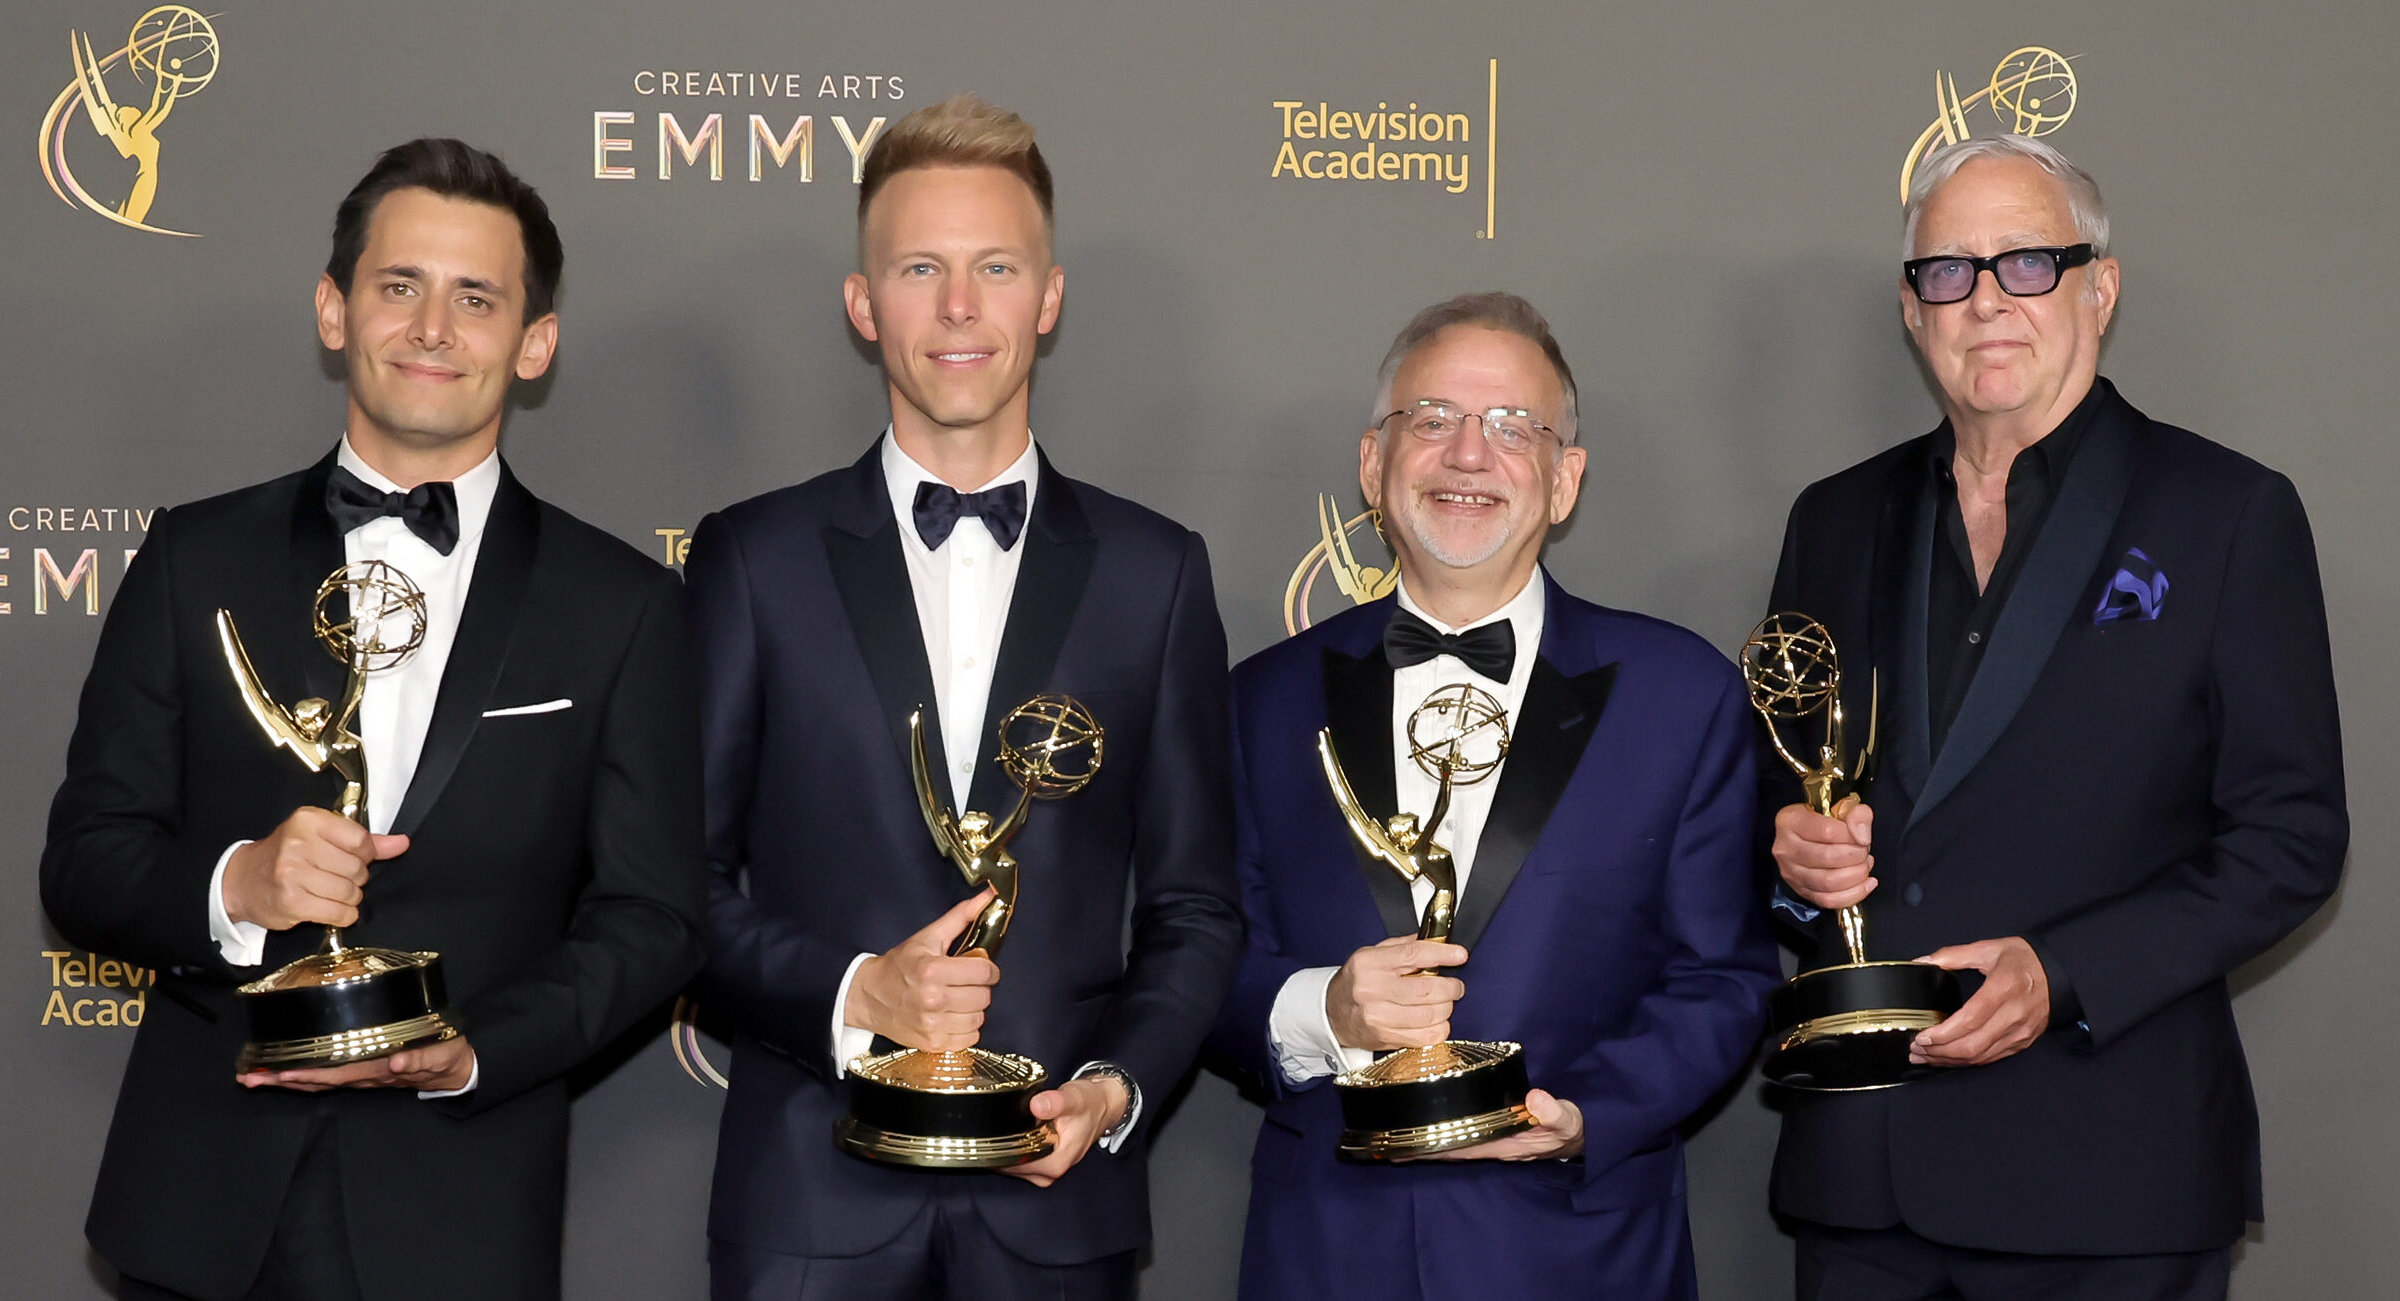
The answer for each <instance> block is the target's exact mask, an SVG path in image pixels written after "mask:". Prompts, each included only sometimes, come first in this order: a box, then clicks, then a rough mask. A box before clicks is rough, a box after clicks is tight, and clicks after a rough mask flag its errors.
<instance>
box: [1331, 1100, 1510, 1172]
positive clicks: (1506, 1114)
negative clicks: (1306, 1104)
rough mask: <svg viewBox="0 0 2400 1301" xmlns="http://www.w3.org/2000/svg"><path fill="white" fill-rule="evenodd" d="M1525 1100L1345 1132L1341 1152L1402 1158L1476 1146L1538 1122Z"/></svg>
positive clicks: (1352, 1156)
mask: <svg viewBox="0 0 2400 1301" xmlns="http://www.w3.org/2000/svg"><path fill="white" fill-rule="evenodd" d="M1538 1123H1539V1122H1537V1121H1536V1120H1534V1118H1533V1112H1532V1111H1530V1110H1528V1109H1527V1108H1526V1106H1525V1104H1523V1103H1518V1104H1516V1105H1515V1106H1511V1107H1502V1108H1501V1109H1499V1110H1498V1111H1487V1112H1485V1113H1483V1114H1482V1115H1480V1116H1468V1117H1465V1118H1464V1119H1460V1120H1445V1121H1443V1122H1442V1123H1440V1124H1438V1125H1418V1126H1415V1127H1413V1128H1409V1129H1387V1130H1383V1131H1380V1132H1376V1133H1367V1134H1347V1133H1345V1134H1344V1135H1342V1144H1341V1154H1342V1155H1343V1156H1345V1157H1348V1158H1349V1159H1351V1160H1353V1161H1401V1160H1405V1159H1407V1158H1409V1157H1416V1156H1431V1155H1433V1154H1434V1153H1436V1152H1447V1151H1450V1150H1451V1149H1453V1148H1461V1147H1472V1146H1474V1145H1475V1144H1477V1143H1488V1142H1490V1141H1491V1140H1493V1139H1495V1138H1506V1137H1508V1136H1509V1135H1511V1134H1517V1133H1522V1132H1524V1131H1525V1130H1528V1129H1531V1128H1533V1127H1534V1126H1535V1125H1536V1124H1538Z"/></svg>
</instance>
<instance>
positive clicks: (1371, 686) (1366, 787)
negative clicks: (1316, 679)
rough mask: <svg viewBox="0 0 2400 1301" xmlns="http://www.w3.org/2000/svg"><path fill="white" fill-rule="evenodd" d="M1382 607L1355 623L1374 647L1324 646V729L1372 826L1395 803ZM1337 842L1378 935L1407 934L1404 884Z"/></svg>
mask: <svg viewBox="0 0 2400 1301" xmlns="http://www.w3.org/2000/svg"><path fill="white" fill-rule="evenodd" d="M1383 605H1384V607H1385V609H1384V615H1385V617H1384V618H1382V619H1370V620H1364V621H1362V624H1363V626H1364V627H1365V628H1366V629H1367V630H1369V631H1371V632H1372V633H1373V634H1374V638H1375V639H1374V640H1373V641H1370V642H1368V643H1367V644H1366V645H1365V646H1364V647H1361V648H1358V649H1357V651H1356V653H1345V652H1344V651H1342V650H1338V649H1336V648H1334V647H1331V646H1328V647H1326V648H1325V652H1324V655H1325V670H1324V671H1325V725H1326V727H1328V728H1330V729H1331V730H1332V732H1333V752H1334V754H1335V755H1336V756H1337V757H1338V758H1339V759H1340V761H1341V765H1342V772H1343V774H1344V775H1345V776H1347V777H1348V778H1349V779H1350V789H1351V791H1352V793H1354V794H1356V795H1357V796H1358V803H1359V807H1360V808H1362V809H1364V810H1366V814H1367V816H1368V817H1370V818H1373V819H1374V820H1375V821H1377V822H1382V821H1384V820H1385V819H1387V818H1389V817H1391V816H1392V814H1393V813H1394V812H1396V811H1398V806H1399V803H1400V796H1399V794H1398V792H1397V791H1396V790H1395V789H1394V788H1393V785H1392V666H1391V665H1390V664H1389V663H1388V662H1386V661H1385V659H1384V658H1383V646H1382V636H1383V626H1384V624H1385V623H1386V622H1388V621H1389V618H1390V612H1391V611H1392V610H1396V609H1398V608H1399V603H1398V602H1396V601H1394V600H1392V599H1391V598H1390V597H1385V598H1384V599H1383ZM1314 780H1315V781H1316V783H1317V785H1319V786H1320V787H1322V786H1323V785H1324V778H1323V777H1322V776H1316V777H1315V778H1314ZM1324 798H1325V808H1326V811H1327V813H1329V814H1330V815H1331V816H1332V817H1334V819H1335V820H1336V821H1337V822H1338V821H1339V820H1340V818H1341V814H1340V812H1339V810H1337V809H1336V808H1335V807H1334V801H1333V793H1332V792H1331V791H1330V790H1328V791H1327V792H1326V793H1325V797H1324ZM1342 839H1343V840H1344V841H1346V842H1348V844H1349V846H1350V852H1351V856H1352V857H1353V858H1354V859H1355V860H1356V861H1357V864H1358V870H1359V874H1360V875H1361V876H1362V877H1364V878H1365V880H1366V885H1367V895H1368V897H1369V898H1371V899H1373V900H1374V901H1375V913H1376V916H1378V917H1380V918H1381V919H1382V921H1383V933H1384V934H1386V935H1414V934H1415V933H1416V930H1417V907H1416V903H1415V901H1414V900H1412V899H1411V898H1410V897H1409V893H1408V882H1406V881H1403V880H1401V879H1400V874H1399V873H1397V872H1395V871H1393V870H1392V869H1390V868H1388V867H1386V866H1384V865H1383V864H1381V863H1379V862H1376V861H1375V860H1374V859H1373V858H1370V857H1368V856H1367V851H1366V848H1365V847H1364V846H1362V845H1360V844H1359V843H1358V838H1357V837H1355V836H1352V835H1350V834H1348V832H1347V831H1346V830H1345V832H1344V833H1343V836H1342Z"/></svg>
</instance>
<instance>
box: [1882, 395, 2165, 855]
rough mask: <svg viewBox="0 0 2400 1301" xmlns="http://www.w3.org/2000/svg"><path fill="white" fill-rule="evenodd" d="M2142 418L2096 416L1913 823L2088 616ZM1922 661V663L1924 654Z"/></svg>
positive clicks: (1951, 786)
mask: <svg viewBox="0 0 2400 1301" xmlns="http://www.w3.org/2000/svg"><path fill="white" fill-rule="evenodd" d="M2098 382H2100V383H2106V382H2107V381H2105V380H2102V381H2098ZM2140 419H2141V415H2140V413H2139V412H2136V411H2134V410H2133V408H2132V407H2130V406H2128V405H2127V404H2126V403H2125V402H2124V401H2123V400H2122V399H2118V398H2114V395H2113V394H2112V395H2111V400H2108V401H2105V402H2104V403H2103V405H2102V406H2101V407H2100V409H2099V410H2098V411H2096V412H2094V413H2093V415H2092V424H2091V427H2090V429H2088V430H2087V431H2086V432H2085V434H2084V436H2083V445H2082V446H2081V447H2079V448H2077V449H2076V452H2075V459H2074V462H2073V464H2071V465H2069V466H2068V467H2067V477H2066V482H2065V483H2063V484H2061V485H2060V487H2059V493H2058V500H2057V502H2056V503H2055V504H2053V505H2052V506H2051V508H2050V515H2049V518H2048V519H2047V520H2045V521H2044V522H2043V524H2042V533H2041V536H2040V537H2038V538H2036V539H2034V543H2033V551H2032V552H2031V553H2030V554H2028V555H2027V556H2026V557H2025V568H2024V570H2023V571H2022V572H2020V573H2019V574H2018V575H2017V584H2016V587H2015V589H2014V590H2012V591H2011V592H2010V593H2009V596H2008V605H2007V608H2005V609H2003V610H2002V611H2001V612H2000V621H1999V622H1998V623H1997V624H1994V625H1993V627H1992V644H1991V645H1990V646H1989V647H1987V648H1986V649H1985V651H1984V655H1983V663H1982V664H1981V665H1979V666H1978V667H1977V668H1976V670H1975V680H1974V682H1973V683H1971V684H1969V686H1968V687H1967V698H1966V699H1965V700H1963V701H1961V702H1959V706H1958V717H1957V719H1956V720H1954V721H1953V722H1952V723H1951V724H1950V734H1949V736H1948V737H1947V738H1945V739H1944V740H1943V742H1942V751H1941V753H1940V754H1938V755H1935V756H1934V758H1933V769H1932V771H1931V772H1930V773H1929V774H1928V775H1927V776H1926V778H1925V789H1924V792H1923V793H1922V794H1921V795H1919V796H1918V798H1917V801H1916V805H1915V808H1914V809H1913V811H1912V812H1911V813H1910V815H1909V823H1910V825H1912V826H1913V825H1915V824H1916V823H1918V822H1920V821H1923V820H1924V817H1925V814H1926V812H1927V811H1928V810H1930V809H1931V808H1933V806H1935V805H1936V804H1939V803H1941V802H1942V800H1943V798H1945V797H1946V796H1948V795H1949V794H1950V792H1951V791H1953V790H1956V789H1957V788H1958V783H1959V782H1960V781H1962V780H1964V779H1965V777H1966V775H1967V774H1968V773H1969V772H1972V771H1973V770H1974V768H1975V765H1976V764H1978V763H1980V762H1982V760H1983V756H1984V755H1985V754H1986V753H1987V752H1989V751H1990V750H1991V748H1992V743H1993V742H1995V741H1997V740H1999V739H2000V734H2001V732H2003V731H2005V730H2006V729H2007V727H2008V724H2009V721H2010V720H2012V719H2014V718H2015V717H2016V716H2017V710H2018V709H2019V708H2020V707H2021V706H2023V704H2024V703H2025V697H2026V695H2027V693H2029V692H2030V691H2032V690H2033V684H2034V680H2035V679H2037V678H2039V677H2040V676H2041V673H2042V666H2043V665H2045V664H2047V663H2049V661H2050V652H2051V650H2052V648H2054V647H2056V646H2057V645H2058V637H2059V634H2060V633H2062V632H2064V631H2066V627H2067V624H2068V622H2069V621H2070V620H2072V619H2073V618H2074V617H2075V615H2076V613H2077V612H2078V611H2080V610H2082V609H2083V608H2084V605H2083V601H2084V596H2085V592H2086V589H2087V588H2089V587H2090V586H2091V582H2092V577H2093V574H2094V572H2095V571H2096V570H2097V569H2098V567H2099V565H2100V562H2101V559H2102V557H2103V556H2104V555H2105V554H2106V553H2107V548H2108V539H2109V535H2110V534H2111V533H2113V532H2115V531H2116V526H2117V515H2118V512H2119V511H2120V510H2121V509H2122V508H2123V506H2124V504H2125V490H2126V488H2127V487H2128V486H2130V485H2131V483H2132V481H2133V442H2134V438H2135V436H2136V422H2137V421H2139V420H2140ZM1915 626H1916V627H1917V628H1919V629H1920V631H1919V633H1918V637H1919V639H1920V640H1921V639H1922V638H1923V636H1924V633H1923V632H1922V631H1921V630H1922V628H1923V627H1924V619H1923V618H1922V617H1920V618H1918V619H1917V620H1916V621H1915ZM1918 662H1919V663H1923V654H1922V651H1921V650H1920V652H1919V656H1918Z"/></svg>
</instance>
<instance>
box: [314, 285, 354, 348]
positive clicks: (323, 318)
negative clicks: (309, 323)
mask: <svg viewBox="0 0 2400 1301" xmlns="http://www.w3.org/2000/svg"><path fill="white" fill-rule="evenodd" d="M349 340H350V304H349V301H348V299H347V298H346V297H345V296H344V295H343V293H342V287H341V286H340V285H337V284H335V283H333V277H332V276H318V277H317V342H319V343H322V344H324V345H325V346H326V347H328V348H330V349H332V350H333V351H335V352H340V351H341V350H342V348H343V347H344V346H345V345H346V344H348V342H349Z"/></svg>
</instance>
